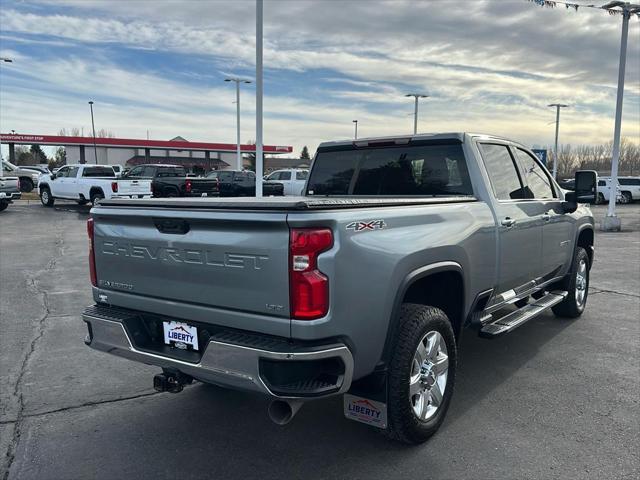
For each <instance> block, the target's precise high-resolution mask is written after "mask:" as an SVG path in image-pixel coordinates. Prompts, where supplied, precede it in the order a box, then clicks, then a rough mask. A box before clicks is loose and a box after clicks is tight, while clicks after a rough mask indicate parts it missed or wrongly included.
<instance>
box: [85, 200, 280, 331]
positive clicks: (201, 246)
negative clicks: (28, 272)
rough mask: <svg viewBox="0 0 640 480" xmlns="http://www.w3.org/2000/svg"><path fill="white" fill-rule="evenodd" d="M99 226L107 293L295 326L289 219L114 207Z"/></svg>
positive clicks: (99, 260) (102, 283)
mask: <svg viewBox="0 0 640 480" xmlns="http://www.w3.org/2000/svg"><path fill="white" fill-rule="evenodd" d="M94 219H95V252H96V271H97V277H98V286H99V287H100V288H101V289H104V290H115V291H119V292H123V293H127V294H130V295H139V296H144V297H149V298H153V299H162V300H163V301H166V302H178V303H184V304H189V305H192V306H195V307H212V308H220V309H232V310H235V311H242V312H246V315H248V316H250V315H251V313H256V314H262V315H273V316H277V317H283V318H288V315H289V272H288V264H289V253H288V249H289V247H288V245H289V228H288V225H287V222H286V213H280V212H274V213H266V212H258V213H251V212H242V211H240V212H238V211H229V210H217V211H215V210H200V211H198V210H188V209H184V210H182V209H176V210H170V209H166V208H159V209H144V210H142V209H130V208H129V209H125V208H115V207H110V208H102V209H100V210H99V211H97V212H96V213H95V214H94ZM215 321H216V318H215V316H212V317H211V322H212V323H215Z"/></svg>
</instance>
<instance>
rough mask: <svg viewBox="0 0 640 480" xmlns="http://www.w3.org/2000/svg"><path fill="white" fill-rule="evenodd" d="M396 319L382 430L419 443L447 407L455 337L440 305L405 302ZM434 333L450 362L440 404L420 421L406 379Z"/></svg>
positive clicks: (437, 424)
mask: <svg viewBox="0 0 640 480" xmlns="http://www.w3.org/2000/svg"><path fill="white" fill-rule="evenodd" d="M399 322H400V323H399V327H398V332H397V333H396V336H395V340H394V343H393V346H392V351H393V356H392V357H391V361H390V363H389V372H388V388H389V394H388V403H387V420H388V426H387V429H386V430H384V431H383V432H384V433H385V435H387V436H388V437H389V438H392V439H394V440H397V441H400V442H403V443H408V444H418V443H422V442H425V441H426V440H428V439H429V437H431V436H432V435H433V434H434V433H436V431H437V430H438V428H439V427H440V425H441V424H442V421H443V420H444V417H445V415H446V413H447V409H448V408H449V402H450V401H451V396H452V394H453V385H454V383H455V374H456V359H457V349H456V340H455V335H454V333H453V329H452V328H451V322H450V321H449V319H448V318H447V315H446V314H445V313H444V312H443V311H442V310H440V309H439V308H434V307H428V306H425V305H417V304H412V303H405V304H403V305H402V307H401V309H400V319H399ZM433 332H437V333H438V334H440V336H441V341H443V342H444V344H445V345H446V355H447V356H448V359H449V361H448V369H447V376H446V379H445V381H446V385H445V388H444V392H443V393H442V398H441V401H440V403H439V406H438V407H437V409H436V410H435V412H434V413H433V415H432V416H431V417H429V418H427V419H426V420H423V419H421V418H418V416H417V413H415V412H414V403H413V400H412V397H411V395H410V393H409V382H410V378H411V375H412V371H413V370H414V355H415V354H416V351H417V350H418V345H419V343H420V342H421V341H422V340H423V338H424V337H425V336H426V335H427V334H432V333H433ZM431 401H432V400H429V402H428V405H432V403H431Z"/></svg>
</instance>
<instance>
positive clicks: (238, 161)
mask: <svg viewBox="0 0 640 480" xmlns="http://www.w3.org/2000/svg"><path fill="white" fill-rule="evenodd" d="M224 81H225V82H235V83H236V168H237V169H238V170H242V154H241V153H240V84H241V83H251V82H250V81H249V80H244V79H242V78H225V79H224Z"/></svg>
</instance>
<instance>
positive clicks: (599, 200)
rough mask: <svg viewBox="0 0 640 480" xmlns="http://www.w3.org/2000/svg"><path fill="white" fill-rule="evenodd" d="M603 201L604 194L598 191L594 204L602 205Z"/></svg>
mask: <svg viewBox="0 0 640 480" xmlns="http://www.w3.org/2000/svg"><path fill="white" fill-rule="evenodd" d="M603 203H604V195H603V194H602V192H598V197H597V198H596V204H598V205H602V204H603Z"/></svg>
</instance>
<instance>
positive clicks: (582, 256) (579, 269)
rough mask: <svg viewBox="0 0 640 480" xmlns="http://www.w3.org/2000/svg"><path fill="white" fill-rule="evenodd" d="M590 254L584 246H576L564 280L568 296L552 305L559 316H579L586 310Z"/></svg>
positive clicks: (563, 284) (564, 287) (563, 283)
mask: <svg viewBox="0 0 640 480" xmlns="http://www.w3.org/2000/svg"><path fill="white" fill-rule="evenodd" d="M589 269H590V265H589V255H587V251H586V250H585V249H584V248H582V247H578V248H576V253H575V256H574V258H573V264H572V265H571V270H570V271H569V273H568V274H567V276H566V277H565V279H564V280H563V281H562V286H561V287H560V288H563V289H564V290H566V291H567V292H568V294H567V297H566V298H565V299H564V300H563V301H562V302H560V303H558V304H557V305H554V306H553V307H551V309H552V310H553V313H555V314H556V315H557V316H559V317H567V318H577V317H579V316H580V315H582V312H584V307H585V306H586V305H587V296H588V295H589Z"/></svg>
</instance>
